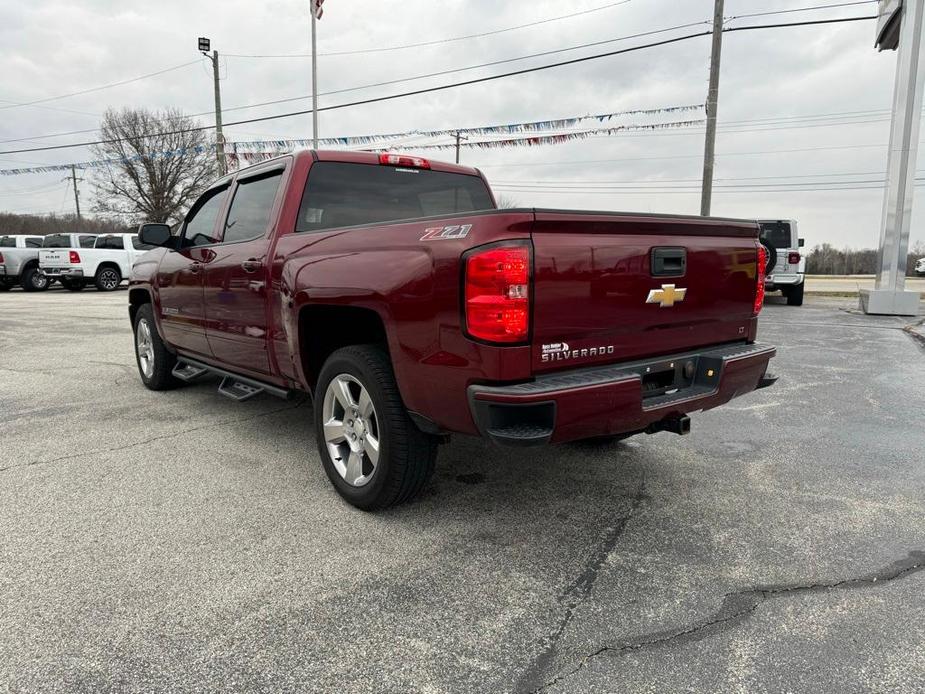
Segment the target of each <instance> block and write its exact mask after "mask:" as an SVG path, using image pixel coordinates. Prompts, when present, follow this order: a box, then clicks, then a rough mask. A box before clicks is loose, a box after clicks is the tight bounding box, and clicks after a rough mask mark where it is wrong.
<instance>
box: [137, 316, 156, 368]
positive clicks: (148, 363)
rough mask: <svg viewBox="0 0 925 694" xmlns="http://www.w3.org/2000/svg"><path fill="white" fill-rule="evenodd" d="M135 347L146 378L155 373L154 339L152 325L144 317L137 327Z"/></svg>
mask: <svg viewBox="0 0 925 694" xmlns="http://www.w3.org/2000/svg"><path fill="white" fill-rule="evenodd" d="M135 349H136V351H137V352H138V366H139V368H140V369H141V373H142V375H144V377H145V378H151V377H152V376H153V375H154V340H153V339H152V337H151V326H150V325H148V321H147V320H145V319H144V318H142V319H141V320H139V321H138V326H137V327H136V328H135Z"/></svg>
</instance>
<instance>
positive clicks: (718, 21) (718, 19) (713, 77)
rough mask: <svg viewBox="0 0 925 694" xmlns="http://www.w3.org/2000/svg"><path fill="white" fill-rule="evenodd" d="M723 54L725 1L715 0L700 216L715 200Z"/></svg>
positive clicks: (707, 211) (705, 212) (707, 210)
mask: <svg viewBox="0 0 925 694" xmlns="http://www.w3.org/2000/svg"><path fill="white" fill-rule="evenodd" d="M722 52H723V0H714V5H713V48H712V49H711V51H710V88H709V91H708V92H707V139H706V143H705V144H704V148H703V187H702V188H701V191H700V214H701V215H703V216H704V217H706V216H708V215H709V214H710V204H711V202H712V198H713V159H714V153H715V151H716V111H717V107H718V106H719V66H720V55H721V54H722Z"/></svg>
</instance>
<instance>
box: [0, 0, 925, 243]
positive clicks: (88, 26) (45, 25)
mask: <svg viewBox="0 0 925 694" xmlns="http://www.w3.org/2000/svg"><path fill="white" fill-rule="evenodd" d="M605 4H607V2H606V0H583V1H582V2H580V3H579V2H576V3H569V4H568V5H563V4H562V3H559V2H552V1H549V0H547V1H540V2H532V1H531V2H528V1H527V0H517V1H516V2H504V3H498V2H488V1H487V0H470V1H466V2H464V1H462V0H455V1H448V2H439V3H437V2H433V1H432V0H406V1H405V2H402V3H382V2H375V1H374V0H350V1H349V2H348V1H347V0H328V1H327V2H326V3H325V14H324V19H323V20H322V21H321V22H320V23H319V26H318V29H319V46H320V51H321V52H323V53H324V52H333V51H344V50H359V49H366V48H375V47H382V46H390V45H397V44H403V43H420V42H423V41H430V40H437V39H442V38H446V37H452V36H461V35H466V34H473V33H478V32H484V31H489V30H493V29H497V28H501V27H507V26H513V25H517V24H523V23H527V22H531V21H536V20H538V19H543V18H547V17H555V16H558V15H562V14H566V13H568V12H570V11H579V10H584V9H589V8H593V7H599V6H601V5H605ZM804 4H805V5H812V4H816V3H809V2H807V3H804ZM729 5H730V6H727V15H731V14H735V13H737V12H738V13H742V12H755V11H764V10H774V9H788V8H792V7H794V3H793V2H784V1H783V0H767V2H765V3H763V4H762V6H761V7H760V8H758V7H754V6H751V5H740V4H737V3H729ZM873 10H874V5H863V6H859V7H851V8H842V9H830V10H825V11H818V12H811V13H806V14H781V15H774V16H770V17H761V18H752V19H747V18H745V19H739V20H734V21H733V22H731V23H730V25H731V26H735V25H736V24H738V25H746V24H749V23H769V22H776V21H796V20H799V19H807V18H820V17H832V16H850V15H862V14H870V13H872V12H873ZM711 17H712V2H710V0H690V1H688V2H683V3H680V2H671V1H669V0H645V1H643V0H633V1H632V2H629V3H627V4H625V5H622V6H617V7H612V8H609V9H606V10H601V11H599V12H594V13H590V14H585V15H581V16H576V17H574V18H571V19H567V20H563V21H557V22H549V23H546V24H541V25H538V26H533V27H529V28H525V29H520V30H516V31H510V32H505V33H501V34H497V35H494V36H488V37H484V38H479V39H468V40H464V41H453V42H446V43H441V44H438V45H435V46H427V47H419V48H413V49H408V50H403V51H392V52H382V53H368V54H359V55H347V56H327V57H323V58H322V59H321V60H320V61H319V86H320V91H322V92H324V91H330V90H333V89H344V88H349V87H354V86H359V85H365V84H370V83H375V82H379V81H384V80H389V79H395V78H396V77H406V76H413V75H418V74H422V73H426V72H434V71H439V70H443V69H452V68H456V67H460V66H467V65H474V64H478V63H484V62H489V61H492V60H503V59H508V58H512V57H516V56H521V55H525V54H529V53H534V52H540V51H548V50H553V49H557V48H562V47H565V46H572V45H577V44H582V43H587V42H593V41H605V40H608V39H613V38H615V37H618V36H624V35H628V34H633V33H637V32H645V31H651V30H653V29H659V28H662V27H667V26H672V25H680V24H685V23H689V22H707V21H709V20H710V18H711ZM704 28H706V25H704ZM699 30H700V29H699V28H696V27H695V28H691V29H688V30H684V31H691V32H695V31H699ZM873 32H874V26H873V23H872V22H858V23H854V24H843V25H830V26H812V27H803V28H791V29H777V30H766V31H754V32H737V33H727V34H726V35H725V36H724V49H723V69H722V77H721V85H720V108H719V117H720V122H721V127H720V134H719V137H718V140H717V165H716V178H717V188H716V195H715V197H714V203H713V212H714V213H715V214H719V215H730V216H742V217H750V218H754V217H763V216H770V217H780V218H795V219H797V220H799V221H800V228H801V232H802V234H803V235H804V236H805V237H806V239H807V244H808V245H810V246H811V245H814V244H816V243H821V242H823V241H828V242H831V243H835V244H837V245H839V246H843V245H848V246H861V247H865V246H866V247H873V246H875V245H876V243H877V239H878V237H879V227H880V213H881V207H882V191H881V190H860V191H859V190H845V191H829V192H803V191H801V190H800V188H801V186H790V188H793V189H794V190H787V187H785V186H780V187H775V188H773V189H768V190H767V191H766V192H748V191H749V190H751V189H749V188H744V189H737V188H724V187H720V186H725V185H734V184H737V183H746V182H749V181H753V180H754V179H757V178H758V177H769V178H766V179H765V180H764V182H765V183H769V182H773V183H775V184H783V183H799V182H806V181H808V180H809V181H811V180H861V179H864V180H866V179H877V178H882V172H883V171H885V168H886V149H887V148H886V143H887V140H888V137H889V120H888V118H885V117H883V115H881V114H876V113H875V114H872V115H871V117H869V118H863V117H854V118H843V119H842V121H834V120H831V119H830V120H825V119H816V120H805V119H804V120H799V119H797V118H794V117H797V116H806V115H813V114H832V113H845V112H857V111H880V112H883V111H885V110H888V109H889V108H890V106H891V98H892V83H893V70H894V65H895V55H894V54H893V53H881V54H878V53H877V52H876V51H875V50H874V49H873V45H872V44H873ZM678 33H683V31H682V32H678ZM198 36H208V37H210V38H211V39H212V45H213V46H214V47H215V48H217V49H218V50H219V51H220V53H221V54H222V55H223V56H226V57H223V59H222V78H223V79H222V96H223V102H224V105H225V106H226V107H234V106H241V105H248V104H253V103H257V102H261V101H267V100H271V99H279V98H287V97H292V96H300V95H307V94H308V93H310V89H311V81H310V80H311V72H310V61H309V60H307V59H304V58H242V57H232V55H231V54H280V53H287V54H288V53H307V52H308V50H309V37H310V21H309V14H308V3H307V2H306V0H270V1H268V2H259V3H255V2H245V1H244V0H230V1H228V2H222V3H219V2H217V1H215V2H199V3H190V2H179V1H173V0H168V1H163V2H159V3H147V2H144V3H143V2H115V1H114V0H90V1H85V2H82V3H79V4H75V3H68V2H63V1H52V0H33V2H31V3H6V4H5V5H4V6H3V7H2V8H0V45H3V47H4V48H3V51H2V53H0V70H2V71H3V74H4V75H6V76H7V79H5V80H4V84H5V89H4V92H3V93H2V94H0V98H3V99H6V100H8V101H29V100H33V99H40V98H44V97H47V96H52V95H56V94H61V93H66V92H71V91H76V90H79V89H82V88H89V87H94V86H97V85H100V84H106V83H109V82H116V81H120V80H123V79H126V78H129V77H132V76H135V75H140V74H144V73H147V72H153V71H156V70H159V69H162V68H165V67H169V66H173V65H179V64H181V63H184V62H188V61H190V60H195V59H196V58H197V55H198V54H197V52H196V38H197V37H198ZM653 38H657V37H653ZM644 41H645V39H634V40H631V41H627V42H624V43H615V44H610V45H609V46H599V47H594V48H589V49H585V50H580V51H575V52H572V53H567V54H563V55H562V56H547V57H542V58H536V59H532V60H528V61H522V62H516V63H511V64H509V65H505V66H498V67H494V68H483V69H480V70H473V71H468V72H462V73H458V74H454V75H447V76H442V77H434V78H428V79H423V80H416V81H412V82H408V83H404V84H400V85H392V86H388V87H381V88H375V89H368V90H360V91H356V92H348V93H344V94H340V95H336V96H329V97H324V98H323V99H322V105H325V104H332V103H343V102H346V101H352V100H354V99H356V98H361V97H364V96H372V95H380V94H391V93H396V92H398V91H404V90H405V89H407V88H417V87H424V86H433V85H439V84H445V83H448V82H451V81H457V80H460V79H465V78H470V77H475V76H482V75H488V74H494V73H497V72H499V71H501V70H503V69H507V68H516V67H521V66H528V65H540V64H544V63H548V62H553V61H555V60H557V59H561V58H562V57H577V56H581V55H589V54H591V53H596V52H603V51H605V50H608V49H615V48H619V47H621V46H630V45H634V44H638V43H641V42H644ZM709 50H710V47H709V39H708V38H706V37H705V38H700V39H693V40H690V41H687V42H683V43H677V44H672V45H669V46H663V47H659V48H655V49H651V50H645V51H639V52H635V53H629V54H626V55H622V56H614V57H609V58H604V59H600V60H595V61H588V62H584V63H580V64H577V65H573V66H569V67H563V68H557V69H553V70H547V71H544V72H538V73H533V74H529V75H523V76H519V77H513V78H509V79H505V80H498V81H495V82H487V83H483V84H479V85H473V86H468V87H462V88H458V89H454V90H447V91H441V92H435V93H432V94H427V95H422V96H417V97H411V98H407V99H400V100H395V101H389V102H384V103H379V104H372V105H367V106H359V107H355V108H350V109H343V110H337V111H330V112H326V113H322V114H320V124H321V134H322V135H326V136H332V135H355V134H363V133H372V132H392V131H405V130H412V129H441V128H450V127H454V126H476V125H484V124H489V123H501V122H517V121H525V120H539V119H544V118H557V117H568V116H574V115H581V114H586V113H597V112H608V111H614V110H620V109H628V108H647V107H657V106H667V105H672V104H685V103H698V102H702V101H703V100H704V99H705V94H706V88H707V77H708V67H709ZM2 105H5V103H3V102H0V106H2ZM110 106H113V107H122V106H148V107H155V108H163V107H167V106H176V107H179V108H182V109H183V110H184V111H186V112H188V113H196V112H208V111H209V110H210V109H211V108H212V80H211V67H210V64H209V62H208V61H207V60H206V59H204V58H203V59H202V61H201V63H197V64H195V65H192V66H189V67H186V68H182V69H179V70H176V71H173V72H170V73H167V74H164V75H161V76H158V77H154V78H151V79H147V80H141V81H138V82H133V83H131V84H126V85H123V86H120V87H117V88H113V89H110V90H105V91H101V92H95V93H92V94H87V95H84V96H75V97H70V98H67V99H62V100H58V101H52V102H48V103H46V104H42V107H41V108H38V107H22V108H12V109H3V110H0V139H8V138H20V137H27V136H30V135H36V134H43V133H52V132H59V131H67V130H75V129H82V128H90V127H94V126H95V125H96V124H97V122H98V116H97V115H96V114H101V113H102V112H103V111H104V110H105V109H106V108H107V107H110ZM309 106H310V102H309V101H308V100H303V101H295V102H292V103H288V104H280V105H275V106H265V107H260V108H254V109H248V110H241V111H232V112H229V113H228V114H226V120H237V119H238V118H240V117H251V116H259V115H268V114H273V113H280V112H283V111H288V110H298V109H304V108H309ZM58 109H67V110H66V111H64V110H58ZM73 111H79V112H80V113H74V112H73ZM781 118H791V119H792V120H791V121H780V120H777V121H776V122H774V121H773V120H772V119H781ZM760 119H766V120H765V122H763V123H761V122H759V123H738V122H740V121H756V120H760ZM852 120H853V121H864V120H866V121H870V122H853V123H852V122H850V121H852ZM202 121H203V122H204V123H206V124H208V123H210V122H211V116H208V115H206V116H203V117H202ZM621 122H633V119H632V118H627V119H626V120H624V121H621ZM724 123H729V124H730V125H722V124H724ZM733 123H738V124H737V125H733ZM310 134H311V116H310V115H304V116H299V117H296V118H291V119H284V120H276V121H268V122H263V123H254V124H249V125H241V126H234V127H231V128H229V129H228V130H227V132H226V136H227V137H229V138H238V139H248V140H249V139H259V138H292V137H308V136H310ZM77 137H80V136H75V137H74V138H61V139H58V140H41V141H38V142H36V143H35V144H44V143H57V142H66V141H69V140H70V141H74V139H76V138H77ZM858 145H875V146H872V147H858ZM9 146H10V145H0V148H8V147H9ZM17 148H18V147H17ZM821 148H828V149H821ZM785 150H787V151H785ZM792 150H807V151H792ZM411 151H413V150H411ZM702 152H703V135H702V131H701V130H692V131H685V132H655V133H644V134H643V133H631V134H624V135H618V136H615V137H610V138H598V139H593V140H588V141H583V142H573V143H569V144H565V145H558V146H548V147H538V148H530V149H526V148H524V149H510V150H491V151H482V150H464V151H463V162H464V163H469V164H473V165H476V166H479V167H480V168H483V169H484V171H485V172H486V174H487V175H488V176H489V178H490V179H491V180H493V181H498V182H499V189H501V190H504V192H505V194H506V195H508V196H510V197H514V198H515V199H517V200H518V202H519V203H521V204H525V205H526V204H537V205H542V206H546V207H567V208H593V209H623V210H642V211H655V212H659V211H664V212H684V213H696V212H697V211H698V210H699V194H698V193H697V191H696V185H697V183H696V182H697V180H699V177H700V169H701V166H702V160H701V157H702ZM426 154H427V155H428V156H433V154H434V153H433V152H427V153H426ZM451 155H452V153H443V152H441V153H440V154H438V155H437V156H438V157H439V156H445V157H447V158H449V157H450V156H451ZM88 158H90V156H89V154H88V152H87V151H86V150H83V149H73V150H60V151H52V152H46V153H28V154H17V155H8V156H2V157H0V166H2V167H4V168H9V167H13V166H17V165H19V164H20V162H38V163H60V162H69V161H79V160H82V159H88ZM599 160H606V161H599ZM859 172H860V173H865V172H873V173H872V174H871V175H866V174H865V175H863V176H842V177H833V176H831V175H832V174H845V173H859ZM878 172H880V173H878ZM817 175H818V176H823V175H824V176H826V178H824V179H819V178H811V177H816V176H817ZM770 177H774V178H770ZM57 178H60V176H55V175H46V176H30V177H29V179H28V180H25V179H23V178H19V177H16V178H13V177H10V178H9V179H0V208H2V209H11V210H16V211H36V212H38V211H48V210H52V211H56V210H63V211H68V210H69V209H70V207H69V205H70V200H69V199H68V197H67V196H66V195H65V194H64V185H65V184H64V183H62V184H61V188H62V189H61V191H59V190H58V189H57V188H55V187H54V184H55V182H56V179H57ZM659 180H663V181H676V182H675V183H667V182H666V183H662V184H658V183H656V184H655V185H656V186H658V187H660V188H663V189H664V190H662V191H661V192H659V193H651V194H642V193H637V192H632V193H631V192H627V191H607V190H603V191H602V192H593V193H592V192H589V191H582V190H581V188H580V186H581V183H576V187H577V188H578V189H577V190H571V189H570V190H568V191H567V192H548V191H551V190H553V189H555V188H557V187H560V186H561V185H562V182H566V181H574V182H589V183H588V185H589V186H590V185H592V183H591V182H604V183H603V184H600V185H605V186H606V185H607V183H606V182H611V181H617V182H619V181H630V182H641V181H659ZM517 183H519V184H520V185H521V186H523V185H531V186H537V187H534V188H530V189H528V188H523V187H521V188H519V189H518V191H517V192H513V191H512V189H513V187H514V185H515V184H517ZM679 185H692V186H693V188H691V189H690V192H688V191H682V190H679V189H677V188H676V186H679ZM42 186H50V187H51V188H52V190H50V191H48V190H45V191H40V192H37V193H29V194H24V193H22V192H21V191H22V190H24V189H28V190H32V189H38V188H41V187H42ZM505 187H507V188H505ZM11 191H12V192H11ZM17 191H18V192H17ZM89 192H90V191H89V190H86V191H85V192H84V196H85V197H87V196H88V195H89ZM918 198H919V199H918V200H917V203H918V204H919V205H921V204H925V198H922V196H918ZM923 219H925V217H923V215H922V213H921V210H918V211H917V212H916V215H915V216H914V217H913V231H912V237H913V240H925V230H923V227H925V223H923V221H922V220H923Z"/></svg>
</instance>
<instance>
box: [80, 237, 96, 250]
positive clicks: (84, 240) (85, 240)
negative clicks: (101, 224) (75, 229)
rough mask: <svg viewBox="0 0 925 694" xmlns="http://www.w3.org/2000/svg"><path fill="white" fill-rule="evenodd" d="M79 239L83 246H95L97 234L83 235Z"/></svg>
mask: <svg viewBox="0 0 925 694" xmlns="http://www.w3.org/2000/svg"><path fill="white" fill-rule="evenodd" d="M77 240H78V242H79V243H80V247H81V248H93V244H94V243H96V236H81V237H80V238H78V239H77Z"/></svg>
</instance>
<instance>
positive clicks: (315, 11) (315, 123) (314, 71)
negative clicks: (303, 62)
mask: <svg viewBox="0 0 925 694" xmlns="http://www.w3.org/2000/svg"><path fill="white" fill-rule="evenodd" d="M317 5H318V4H317V2H316V0H311V9H312V149H318V51H317V45H316V38H315V36H316V30H315V24H316V23H317V22H318V19H317V16H316V15H317V14H318V6H317Z"/></svg>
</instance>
